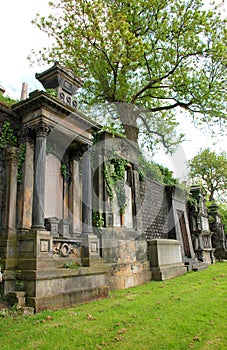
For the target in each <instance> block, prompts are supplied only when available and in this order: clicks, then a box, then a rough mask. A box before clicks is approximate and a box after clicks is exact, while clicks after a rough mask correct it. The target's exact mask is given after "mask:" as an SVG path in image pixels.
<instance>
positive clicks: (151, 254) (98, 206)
mask: <svg viewBox="0 0 227 350" xmlns="http://www.w3.org/2000/svg"><path fill="white" fill-rule="evenodd" d="M36 78H37V79H38V80H39V81H40V82H41V83H42V85H43V87H44V88H45V91H34V92H32V93H30V95H29V97H28V98H27V97H26V96H25V97H24V98H23V99H22V100H21V101H20V102H18V103H16V104H14V105H13V106H12V107H11V109H9V108H7V107H6V106H3V105H1V106H0V108H1V109H0V125H1V131H2V135H3V131H4V130H6V129H7V128H6V126H7V127H8V129H7V130H8V131H9V130H11V129H9V126H10V128H12V129H13V132H14V135H13V137H12V140H14V138H15V137H16V140H17V141H16V142H14V143H13V142H12V145H7V147H6V146H4V147H2V149H1V155H0V177H1V183H0V259H1V260H0V264H1V269H2V278H1V282H0V288H1V293H2V294H4V295H5V296H8V297H9V298H11V300H14V301H15V300H16V301H17V302H19V303H21V304H23V303H26V304H27V305H30V306H32V307H34V308H35V310H36V311H40V310H43V309H57V308H60V307H64V306H70V305H73V304H79V303H82V302H85V301H90V300H94V299H98V298H103V297H107V296H108V292H109V290H111V289H120V288H128V287H132V286H136V285H140V284H143V283H146V282H149V281H150V280H152V279H154V280H163V279H166V278H172V277H175V276H178V275H181V274H184V273H186V272H187V271H188V270H189V269H198V268H201V267H206V266H207V264H210V263H213V262H214V259H213V255H212V253H213V249H212V244H211V233H210V231H209V228H208V227H207V226H206V225H205V224H203V222H204V223H205V221H206V220H205V218H204V219H202V217H203V214H202V212H201V210H202V209H201V210H200V209H198V210H197V211H196V208H194V209H193V208H191V209H190V210H191V211H188V207H187V205H186V195H185V193H184V191H183V190H181V189H179V188H178V187H165V186H163V185H162V184H160V183H157V182H155V181H153V180H152V179H148V178H143V177H142V176H141V171H140V169H139V166H138V158H139V154H140V153H139V149H138V147H137V146H136V145H134V144H132V142H130V141H129V140H127V139H125V138H122V137H116V136H115V137H113V135H111V134H109V133H107V132H102V130H101V127H100V126H99V125H98V124H97V123H96V122H94V121H93V120H92V119H90V118H88V117H86V116H85V115H84V114H82V113H81V112H80V111H79V110H78V108H77V102H76V100H75V98H74V96H75V94H76V91H77V89H79V88H80V87H81V86H82V81H81V80H80V79H79V78H77V77H76V76H75V75H74V74H73V72H72V71H71V70H69V69H66V68H64V67H62V66H61V65H59V64H58V63H56V64H54V66H52V67H51V68H50V69H48V70H46V71H45V72H43V73H41V74H36ZM4 128H5V129H4ZM122 169H123V170H122ZM119 174H120V175H119ZM114 179H115V184H114V186H115V187H114V190H113V187H111V186H112V185H113V181H114ZM111 191H112V192H111ZM114 191H115V192H114ZM198 205H199V204H198ZM199 210H200V211H199ZM189 212H190V215H191V219H190V220H191V221H190V220H189V216H188V214H189ZM198 218H200V219H201V220H203V221H202V223H201V225H200V226H199V222H198ZM190 225H191V227H190ZM204 225H205V226H204Z"/></svg>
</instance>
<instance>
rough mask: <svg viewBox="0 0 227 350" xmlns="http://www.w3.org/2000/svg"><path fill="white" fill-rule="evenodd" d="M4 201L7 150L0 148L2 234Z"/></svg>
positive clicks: (0, 228)
mask: <svg viewBox="0 0 227 350" xmlns="http://www.w3.org/2000/svg"><path fill="white" fill-rule="evenodd" d="M4 201H5V151H4V150H3V149H1V148H0V235H1V233H2V219H3V204H4Z"/></svg>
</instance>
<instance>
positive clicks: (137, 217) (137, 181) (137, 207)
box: [133, 169, 142, 233]
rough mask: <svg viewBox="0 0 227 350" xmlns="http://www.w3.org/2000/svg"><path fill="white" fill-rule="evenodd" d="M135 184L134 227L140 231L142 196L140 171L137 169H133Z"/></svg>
mask: <svg viewBox="0 0 227 350" xmlns="http://www.w3.org/2000/svg"><path fill="white" fill-rule="evenodd" d="M133 185H134V215H135V220H134V227H135V229H136V230H137V231H139V232H140V233H141V232H142V210H141V198H140V179H139V173H138V171H137V170H136V169H134V171H133Z"/></svg>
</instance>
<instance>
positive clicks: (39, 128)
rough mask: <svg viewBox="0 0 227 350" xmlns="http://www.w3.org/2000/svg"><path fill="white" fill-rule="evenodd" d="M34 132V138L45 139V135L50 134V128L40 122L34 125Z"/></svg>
mask: <svg viewBox="0 0 227 350" xmlns="http://www.w3.org/2000/svg"><path fill="white" fill-rule="evenodd" d="M34 131H35V133H36V137H47V135H48V134H49V132H50V127H49V126H48V125H47V124H46V123H44V122H43V121H41V122H39V123H38V124H37V125H35V127H34Z"/></svg>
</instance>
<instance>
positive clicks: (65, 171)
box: [61, 164, 67, 177]
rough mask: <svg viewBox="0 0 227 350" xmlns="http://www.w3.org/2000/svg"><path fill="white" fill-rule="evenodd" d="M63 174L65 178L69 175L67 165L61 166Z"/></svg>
mask: <svg viewBox="0 0 227 350" xmlns="http://www.w3.org/2000/svg"><path fill="white" fill-rule="evenodd" d="M61 174H62V176H63V177H65V176H66V175H67V167H66V165H65V164H62V165H61Z"/></svg>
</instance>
